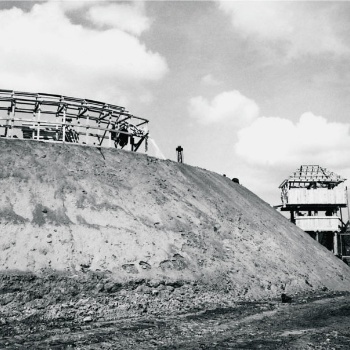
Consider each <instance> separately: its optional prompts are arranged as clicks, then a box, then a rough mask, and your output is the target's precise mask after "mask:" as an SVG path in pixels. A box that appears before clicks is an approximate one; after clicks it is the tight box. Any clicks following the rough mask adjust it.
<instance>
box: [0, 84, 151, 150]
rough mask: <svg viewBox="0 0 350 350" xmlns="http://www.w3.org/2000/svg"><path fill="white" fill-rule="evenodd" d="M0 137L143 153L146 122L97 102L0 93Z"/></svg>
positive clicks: (25, 93)
mask: <svg viewBox="0 0 350 350" xmlns="http://www.w3.org/2000/svg"><path fill="white" fill-rule="evenodd" d="M0 137H3V138H19V139H32V140H40V141H48V142H63V143H65V142H70V143H79V144H85V145H92V146H98V147H116V148H126V149H129V150H131V151H137V150H138V149H139V147H140V146H141V144H142V143H143V142H144V144H145V149H146V151H147V139H148V120H146V119H144V118H140V117H136V116H134V115H132V114H130V113H129V112H128V111H126V110H125V108H124V107H121V106H116V105H113V104H107V103H103V102H99V101H94V100H88V99H80V98H75V97H68V96H61V95H52V94H46V93H29V92H20V91H12V90H0Z"/></svg>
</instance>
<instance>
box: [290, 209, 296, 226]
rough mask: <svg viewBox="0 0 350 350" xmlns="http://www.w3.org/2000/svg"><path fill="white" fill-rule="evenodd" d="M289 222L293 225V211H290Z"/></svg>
mask: <svg viewBox="0 0 350 350" xmlns="http://www.w3.org/2000/svg"><path fill="white" fill-rule="evenodd" d="M290 222H291V223H293V224H295V217H294V210H291V211H290Z"/></svg>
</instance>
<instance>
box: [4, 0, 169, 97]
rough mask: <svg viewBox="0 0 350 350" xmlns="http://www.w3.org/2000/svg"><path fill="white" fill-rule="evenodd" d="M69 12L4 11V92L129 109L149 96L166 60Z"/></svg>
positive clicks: (45, 8) (39, 8) (51, 5)
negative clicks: (75, 21) (93, 101)
mask: <svg viewBox="0 0 350 350" xmlns="http://www.w3.org/2000/svg"><path fill="white" fill-rule="evenodd" d="M93 5H94V4H93V3H92V4H90V6H93ZM98 6H100V5H98ZM91 8H92V7H91ZM65 11H66V9H64V8H63V7H62V4H61V3H60V2H48V3H40V4H36V5H34V6H33V8H32V9H31V11H29V12H24V11H22V10H20V9H17V8H12V9H10V10H2V11H0V39H1V42H2V45H1V46H0V81H1V85H2V86H3V87H4V88H9V89H14V90H27V91H33V92H35V91H40V92H53V93H62V94H70V95H73V96H77V97H85V98H96V99H101V100H102V101H106V102H111V103H117V104H118V103H119V104H125V103H127V101H128V99H129V98H130V96H138V95H139V96H144V95H147V92H145V90H147V89H146V86H145V84H147V82H148V81H156V80H159V79H161V78H162V77H163V76H164V74H165V73H166V72H167V69H168V68H167V64H166V62H165V60H164V58H162V57H161V56H160V55H159V54H158V53H154V52H151V51H149V50H148V49H147V48H146V47H145V45H144V44H143V43H141V42H140V40H139V39H138V38H137V37H135V36H134V35H130V34H129V33H126V32H125V31H123V30H121V29H119V28H111V29H106V30H101V29H94V28H87V27H85V26H83V25H82V24H73V23H72V22H71V21H70V19H69V17H67V15H66V13H65Z"/></svg>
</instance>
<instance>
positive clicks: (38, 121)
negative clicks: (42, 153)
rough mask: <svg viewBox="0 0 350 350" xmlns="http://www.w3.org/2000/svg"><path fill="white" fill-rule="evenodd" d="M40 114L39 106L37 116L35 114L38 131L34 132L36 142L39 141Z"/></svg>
mask: <svg viewBox="0 0 350 350" xmlns="http://www.w3.org/2000/svg"><path fill="white" fill-rule="evenodd" d="M40 114H41V106H40V105H39V110H38V114H37V123H38V129H37V132H36V139H37V140H39V139H40Z"/></svg>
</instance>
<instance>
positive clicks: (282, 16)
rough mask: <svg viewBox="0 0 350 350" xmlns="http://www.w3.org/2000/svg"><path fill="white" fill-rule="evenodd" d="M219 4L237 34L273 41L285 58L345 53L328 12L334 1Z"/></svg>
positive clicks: (231, 2) (335, 22) (344, 45)
mask: <svg viewBox="0 0 350 350" xmlns="http://www.w3.org/2000/svg"><path fill="white" fill-rule="evenodd" d="M219 8H220V9H221V10H223V11H224V12H225V13H226V14H228V15H229V16H230V17H231V20H232V25H233V27H234V29H235V30H236V31H237V32H238V33H239V34H241V35H243V36H244V37H246V38H251V39H258V40H259V41H261V42H268V43H273V44H274V50H275V51H278V52H283V53H284V54H285V55H286V56H287V57H288V58H295V57H300V56H302V55H307V54H312V55H314V54H322V53H331V54H337V55H338V54H340V55H341V54H345V53H347V54H348V53H349V47H348V46H347V45H346V44H345V43H344V41H343V40H342V39H341V36H340V34H339V33H338V32H337V30H336V28H337V25H339V23H337V22H338V21H337V20H336V16H334V17H333V16H332V15H333V14H334V12H335V11H334V8H335V5H334V4H326V5H322V6H320V5H319V4H315V3H308V2H306V3H304V2H299V1H298V2H289V1H272V2H271V1H270V2H265V1H246V2H243V1H219ZM342 30H343V31H344V29H342ZM262 47H263V48H264V49H266V47H265V46H262Z"/></svg>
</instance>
